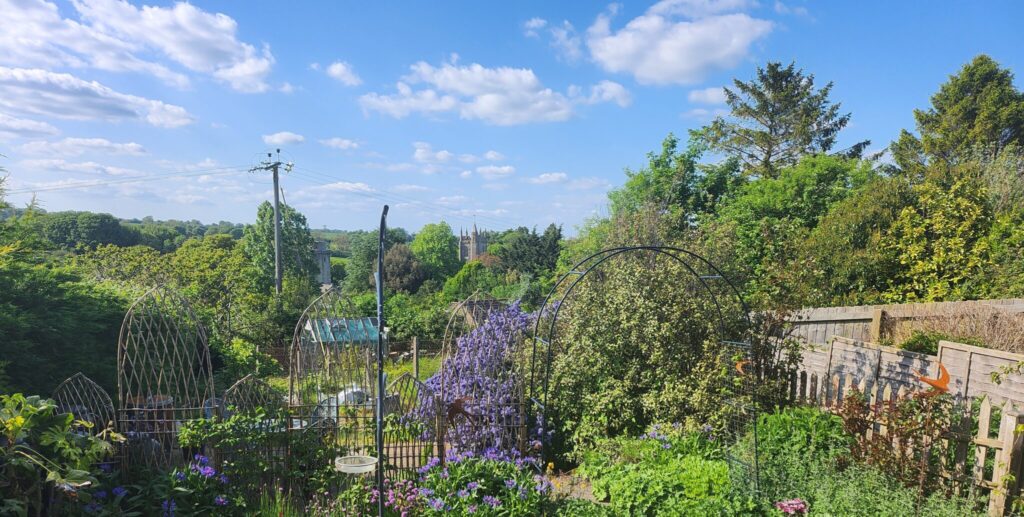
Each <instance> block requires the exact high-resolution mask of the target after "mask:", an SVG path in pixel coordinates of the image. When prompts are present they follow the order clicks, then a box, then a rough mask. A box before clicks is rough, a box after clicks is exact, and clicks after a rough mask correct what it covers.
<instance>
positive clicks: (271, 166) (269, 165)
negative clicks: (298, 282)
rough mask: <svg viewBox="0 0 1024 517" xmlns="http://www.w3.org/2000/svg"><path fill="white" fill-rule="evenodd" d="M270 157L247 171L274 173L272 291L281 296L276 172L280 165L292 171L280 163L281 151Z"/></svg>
mask: <svg viewBox="0 0 1024 517" xmlns="http://www.w3.org/2000/svg"><path fill="white" fill-rule="evenodd" d="M271 158H272V155H271V154H270V153H267V161H265V162H263V163H261V164H259V165H257V166H256V167H253V168H251V169H249V172H260V171H271V172H273V173H274V290H275V291H276V292H277V294H281V278H282V277H283V275H284V272H283V271H282V270H281V187H280V186H279V184H280V183H279V179H278V171H279V169H280V168H281V165H284V166H285V172H288V171H291V170H292V164H291V163H287V164H282V163H281V150H280V149H278V150H277V159H276V160H272V159H271Z"/></svg>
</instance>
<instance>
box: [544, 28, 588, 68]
mask: <svg viewBox="0 0 1024 517" xmlns="http://www.w3.org/2000/svg"><path fill="white" fill-rule="evenodd" d="M551 46H552V47H554V48H555V51H557V52H558V55H559V57H561V58H563V59H565V60H566V61H568V62H570V63H573V62H576V61H579V59H580V58H581V57H583V42H582V40H580V36H579V34H577V33H576V28H575V27H573V26H572V24H571V23H569V22H568V21H563V22H562V25H561V26H556V27H551Z"/></svg>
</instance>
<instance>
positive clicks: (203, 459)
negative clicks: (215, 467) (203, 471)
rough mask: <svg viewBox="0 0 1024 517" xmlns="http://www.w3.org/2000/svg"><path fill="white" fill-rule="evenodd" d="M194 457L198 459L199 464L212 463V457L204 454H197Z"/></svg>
mask: <svg viewBox="0 0 1024 517" xmlns="http://www.w3.org/2000/svg"><path fill="white" fill-rule="evenodd" d="M192 459H194V460H196V463H198V464H199V465H206V464H208V463H210V458H207V457H206V456H203V455H202V454H196V455H195V456H193V457H192Z"/></svg>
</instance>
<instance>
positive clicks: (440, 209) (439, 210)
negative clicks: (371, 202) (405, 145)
mask: <svg viewBox="0 0 1024 517" xmlns="http://www.w3.org/2000/svg"><path fill="white" fill-rule="evenodd" d="M299 169H301V170H303V171H306V172H307V173H309V174H310V175H311V176H314V175H315V176H316V177H318V178H320V179H322V180H325V181H329V182H330V183H333V182H337V181H340V180H339V179H337V178H333V177H332V176H330V175H328V174H324V173H321V172H317V171H314V170H312V169H309V168H307V167H299ZM382 192H383V193H384V194H387V195H389V196H391V197H393V198H396V199H398V200H399V201H404V202H407V203H415V204H418V205H421V206H426V207H433V208H434V213H435V215H441V216H442V217H447V218H452V219H459V220H463V221H468V222H473V223H475V222H476V218H479V219H480V220H483V221H484V222H489V223H490V224H495V225H500V226H507V227H509V228H515V227H516V226H518V225H517V224H516V223H514V222H513V221H511V220H509V219H504V218H501V217H496V216H493V215H488V214H483V213H481V214H472V215H462V214H456V213H453V212H452V209H451V207H447V206H444V205H440V204H437V203H432V202H430V201H424V200H422V199H416V198H413V197H410V196H406V195H403V194H399V193H397V192H394V191H390V190H385V191H382ZM353 193H354V194H359V195H367V196H370V197H375V198H378V199H381V200H383V201H390V199H388V198H384V197H381V195H380V194H376V193H370V192H365V191H360V192H353ZM374 194H376V195H374Z"/></svg>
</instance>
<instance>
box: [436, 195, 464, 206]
mask: <svg viewBox="0 0 1024 517" xmlns="http://www.w3.org/2000/svg"><path fill="white" fill-rule="evenodd" d="M467 201H469V198H468V197H466V196H441V197H439V198H437V204H439V205H444V206H454V205H460V204H463V203H465V202H467Z"/></svg>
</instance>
